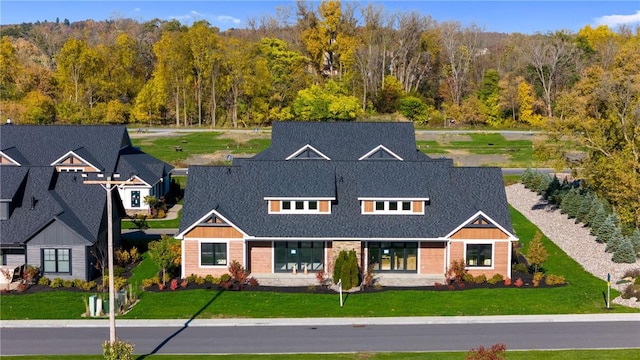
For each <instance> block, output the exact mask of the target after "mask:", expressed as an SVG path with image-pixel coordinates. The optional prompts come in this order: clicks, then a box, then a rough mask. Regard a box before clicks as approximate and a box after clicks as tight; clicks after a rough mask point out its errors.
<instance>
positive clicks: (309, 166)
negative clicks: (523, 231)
mask: <svg viewBox="0 0 640 360" xmlns="http://www.w3.org/2000/svg"><path fill="white" fill-rule="evenodd" d="M319 164H321V165H319ZM300 179H302V180H303V181H300ZM294 180H295V181H294ZM331 182H333V186H334V191H335V197H336V199H337V201H335V202H334V204H333V206H332V211H331V214H330V215H318V214H310V215H303V214H268V209H267V206H268V205H267V202H266V201H265V200H264V198H265V197H269V196H273V195H274V193H273V189H274V184H277V185H275V188H277V189H278V190H279V191H281V192H278V193H277V195H278V196H283V197H286V196H290V197H296V196H308V197H314V196H318V197H321V196H323V195H324V194H327V193H328V192H329V190H330V189H331V185H330V183H331ZM318 184H319V185H318ZM305 187H306V189H307V190H308V191H307V192H305ZM288 190H290V191H288ZM360 197H380V198H385V197H386V198H393V197H401V198H412V197H418V198H425V197H428V198H429V199H430V202H429V205H428V206H426V210H425V214H424V215H417V216H416V215H361V205H360V202H359V201H358V198H360ZM184 203H185V207H184V210H183V217H182V222H181V226H180V231H181V232H182V231H184V230H185V229H186V228H188V227H190V226H191V225H193V224H194V223H195V222H196V221H197V220H199V219H200V218H202V217H203V216H205V215H206V214H207V213H209V212H210V211H211V210H212V209H215V210H216V211H218V212H219V213H220V214H221V215H223V216H224V217H226V218H227V219H229V221H231V222H232V223H234V224H235V225H236V226H238V227H239V228H240V229H241V230H243V231H245V232H246V233H248V234H249V235H250V236H255V237H292V238H333V239H336V238H338V239H339V238H361V239H376V238H385V239H413V238H438V237H443V236H445V235H447V234H448V233H449V232H451V231H452V230H454V229H455V228H456V227H458V226H459V225H461V224H462V223H463V222H464V221H466V220H469V218H470V217H472V216H473V215H474V214H476V213H477V212H478V211H479V210H482V211H483V212H484V213H485V214H487V215H488V216H489V217H491V218H492V219H494V220H495V221H497V222H498V223H499V224H500V225H501V226H503V227H504V228H505V229H507V230H508V231H510V232H512V228H511V222H510V220H509V213H508V208H507V203H506V196H505V194H504V189H503V186H502V176H501V171H500V169H498V168H462V169H460V168H454V167H452V166H451V162H450V161H443V160H432V161H414V162H362V161H359V162H358V161H331V162H327V161H324V162H319V163H318V162H313V161H301V162H290V161H286V162H284V161H280V162H272V161H241V162H240V163H239V165H237V166H231V167H212V166H192V167H190V168H189V181H188V186H187V189H186V193H185V200H184Z"/></svg>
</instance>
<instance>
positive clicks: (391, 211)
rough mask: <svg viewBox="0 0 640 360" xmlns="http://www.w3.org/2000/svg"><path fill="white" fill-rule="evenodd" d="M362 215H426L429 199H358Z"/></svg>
mask: <svg viewBox="0 0 640 360" xmlns="http://www.w3.org/2000/svg"><path fill="white" fill-rule="evenodd" d="M358 200H359V201H360V211H361V214H362V215H424V211H425V206H426V205H429V198H358Z"/></svg>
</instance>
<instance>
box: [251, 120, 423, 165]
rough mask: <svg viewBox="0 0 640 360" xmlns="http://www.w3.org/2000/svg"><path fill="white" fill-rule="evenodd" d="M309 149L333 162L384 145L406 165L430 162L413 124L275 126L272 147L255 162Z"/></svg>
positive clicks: (303, 123) (258, 155)
mask: <svg viewBox="0 0 640 360" xmlns="http://www.w3.org/2000/svg"><path fill="white" fill-rule="evenodd" d="M305 145H311V146H313V148H315V149H316V150H318V151H319V152H321V153H322V154H324V155H325V156H327V157H329V158H330V159H331V160H357V159H359V158H361V157H362V156H364V155H366V154H367V153H369V152H370V151H372V150H374V149H375V148H377V147H378V146H380V145H383V146H384V147H386V148H387V149H389V150H390V151H392V152H393V153H394V154H396V155H398V156H400V157H401V158H402V159H403V160H405V161H416V160H423V159H426V158H427V156H426V155H424V154H423V153H421V152H419V151H417V150H416V141H415V133H414V129H413V124H412V123H409V122H406V123H398V122H394V123H389V122H369V123H367V122H317V123H309V122H275V123H273V128H272V142H271V146H270V147H269V148H268V149H266V150H265V151H263V152H261V153H259V154H257V155H256V156H255V157H254V158H253V159H254V160H285V159H286V158H287V157H289V156H291V155H292V154H294V153H295V152H296V151H298V150H300V149H302V148H303V147H304V146H305ZM305 161H307V160H305Z"/></svg>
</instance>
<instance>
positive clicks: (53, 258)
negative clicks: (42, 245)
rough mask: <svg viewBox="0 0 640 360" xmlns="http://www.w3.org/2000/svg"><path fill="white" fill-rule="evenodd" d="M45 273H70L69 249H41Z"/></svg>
mask: <svg viewBox="0 0 640 360" xmlns="http://www.w3.org/2000/svg"><path fill="white" fill-rule="evenodd" d="M42 268H43V269H44V272H45V273H66V274H69V273H71V249H42Z"/></svg>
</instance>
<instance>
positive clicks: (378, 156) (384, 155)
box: [358, 145, 403, 161]
mask: <svg viewBox="0 0 640 360" xmlns="http://www.w3.org/2000/svg"><path fill="white" fill-rule="evenodd" d="M358 160H400V161H402V160H403V159H402V158H401V157H400V156H398V155H397V154H396V153H394V152H393V151H391V150H389V149H387V148H386V147H385V146H384V145H378V146H377V147H375V148H374V149H373V150H371V151H369V152H368V153H366V154H364V155H362V156H361V157H360V158H359V159H358Z"/></svg>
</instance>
